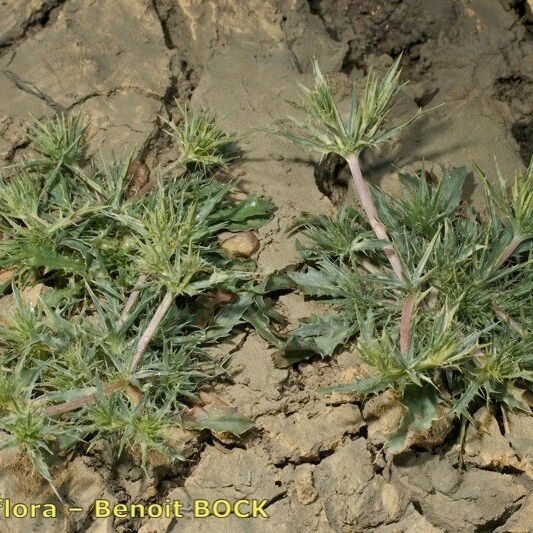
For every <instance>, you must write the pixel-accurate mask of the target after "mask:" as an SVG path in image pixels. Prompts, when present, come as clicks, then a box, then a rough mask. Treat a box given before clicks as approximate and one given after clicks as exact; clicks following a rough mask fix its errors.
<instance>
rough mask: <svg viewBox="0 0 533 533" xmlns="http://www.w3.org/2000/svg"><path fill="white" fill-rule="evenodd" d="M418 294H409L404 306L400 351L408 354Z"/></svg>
mask: <svg viewBox="0 0 533 533" xmlns="http://www.w3.org/2000/svg"><path fill="white" fill-rule="evenodd" d="M415 304H416V295H414V294H409V295H408V296H407V297H406V298H405V300H404V302H403V307H402V318H401V321H400V352H401V353H402V354H406V353H407V350H408V349H409V342H410V340H411V319H412V317H413V312H414V310H415Z"/></svg>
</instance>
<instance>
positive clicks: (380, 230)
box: [346, 154, 403, 281]
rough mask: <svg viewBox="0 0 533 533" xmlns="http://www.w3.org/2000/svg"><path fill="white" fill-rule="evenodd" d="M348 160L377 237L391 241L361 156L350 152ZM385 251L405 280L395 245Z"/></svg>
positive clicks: (362, 202)
mask: <svg viewBox="0 0 533 533" xmlns="http://www.w3.org/2000/svg"><path fill="white" fill-rule="evenodd" d="M346 162H347V163H348V166H349V167H350V171H351V173H352V177H353V181H354V185H355V190H356V191H357V194H358V195H359V200H360V201H361V205H362V207H363V209H364V210H365V213H366V216H367V218H368V222H369V223H370V226H372V229H373V230H374V233H375V234H376V237H377V238H378V239H380V240H382V241H387V242H389V243H390V239H389V236H388V235H387V231H386V230H385V226H384V225H383V223H382V222H381V220H380V219H379V215H378V212H377V209H376V206H375V205H374V199H373V198H372V192H371V191H370V187H369V186H368V183H367V182H366V180H365V178H363V174H362V173H361V167H360V165H359V157H358V155H357V154H350V155H349V156H347V157H346ZM383 251H384V252H385V255H386V256H387V258H388V259H389V262H390V264H391V266H392V269H393V270H394V273H395V274H396V277H397V278H398V279H399V280H400V281H402V280H403V269H402V264H401V262H400V258H399V257H398V255H397V254H396V251H395V250H394V247H393V246H392V244H386V245H385V246H384V248H383Z"/></svg>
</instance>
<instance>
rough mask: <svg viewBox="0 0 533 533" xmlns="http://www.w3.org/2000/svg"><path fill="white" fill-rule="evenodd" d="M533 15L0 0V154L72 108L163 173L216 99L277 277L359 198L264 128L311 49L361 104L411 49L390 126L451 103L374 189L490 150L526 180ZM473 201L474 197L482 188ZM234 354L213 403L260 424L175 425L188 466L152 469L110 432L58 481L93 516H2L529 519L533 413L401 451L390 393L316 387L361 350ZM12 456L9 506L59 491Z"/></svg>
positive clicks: (263, 266)
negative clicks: (264, 202)
mask: <svg viewBox="0 0 533 533" xmlns="http://www.w3.org/2000/svg"><path fill="white" fill-rule="evenodd" d="M532 23H533V15H532V5H531V1H530V0H528V1H525V0H309V1H305V0H288V1H285V0H243V1H236V0H205V1H202V0H25V1H20V0H0V163H1V164H6V163H11V162H12V161H14V160H16V159H17V158H19V157H21V156H22V155H23V154H24V151H25V150H26V147H27V142H26V140H25V137H24V133H23V131H22V129H21V126H22V124H23V122H24V121H25V120H27V119H28V117H29V116H30V115H33V116H35V117H38V118H43V117H47V116H51V115H53V114H54V113H56V112H57V111H66V112H74V113H78V112H79V113H83V114H84V115H85V116H86V117H87V118H88V120H89V122H90V130H89V143H90V151H91V152H93V153H94V152H96V151H97V149H98V147H100V146H101V147H102V150H103V152H104V155H109V154H113V153H114V154H116V155H117V156H124V155H126V154H127V153H128V152H129V151H130V150H136V151H137V152H138V153H139V154H140V159H141V160H143V161H145V162H146V163H147V164H148V166H152V167H153V166H156V165H158V164H166V163H168V162H170V161H172V159H173V157H175V154H173V153H172V150H171V147H170V146H169V143H168V142H167V139H165V136H164V134H163V132H162V127H161V121H160V118H159V117H160V116H164V117H166V116H169V115H172V114H173V113H174V112H175V111H176V107H175V103H174V99H175V98H176V99H178V101H182V102H185V101H190V103H191V105H192V106H193V108H199V107H202V106H208V107H210V108H213V109H214V110H216V112H217V114H218V115H219V116H220V117H222V124H223V126H224V127H225V128H226V129H228V130H230V131H233V132H235V133H237V134H238V136H239V138H240V140H241V147H242V149H243V151H244V157H243V159H242V161H240V162H239V164H238V165H237V166H236V167H235V168H234V169H233V172H234V174H235V175H237V176H239V177H240V178H241V179H242V185H243V187H244V188H245V189H246V190H247V191H249V192H256V193H259V194H262V195H266V196H269V197H271V198H272V199H273V200H274V202H275V203H276V205H277V207H278V211H277V214H276V218H275V219H274V220H273V221H272V222H271V223H270V224H269V225H267V226H266V227H265V228H263V229H262V230H261V231H260V232H259V237H260V241H261V247H260V250H259V252H258V254H257V260H258V263H259V267H260V271H261V273H262V274H263V275H267V274H270V273H272V272H275V271H283V270H285V269H288V268H291V267H294V266H295V265H298V263H299V258H298V255H297V253H296V251H295V249H294V242H293V238H292V237H290V236H288V235H287V233H286V230H287V228H289V226H290V225H291V223H292V222H293V221H294V219H295V218H296V217H297V216H298V214H299V213H300V212H301V211H308V212H312V213H331V212H333V211H334V209H335V207H334V204H338V203H339V202H341V201H343V200H344V199H346V198H347V199H348V200H349V201H355V199H354V198H353V195H352V191H351V189H350V187H349V185H348V183H349V180H347V179H346V176H345V174H344V172H345V171H344V169H343V168H342V165H340V164H339V163H338V161H337V162H336V161H332V160H326V161H325V162H324V163H323V164H322V165H321V166H319V167H316V162H315V161H312V160H309V158H308V156H307V155H306V154H304V153H303V152H302V151H300V150H299V149H297V148H295V147H294V146H291V145H289V144H286V143H285V142H283V141H281V140H279V139H277V138H272V137H268V136H265V135H264V134H263V133H261V132H259V131H258V129H257V128H261V127H268V126H271V125H272V124H275V123H277V122H278V121H280V120H281V119H283V117H284V116H285V115H286V112H287V111H288V106H287V105H286V104H285V101H286V100H287V99H290V98H293V97H294V96H295V87H296V84H297V82H299V81H300V82H307V81H309V60H310V58H311V57H312V56H316V57H317V58H318V59H319V61H320V63H321V65H322V66H323V68H324V70H326V71H327V72H328V73H330V75H331V77H332V80H333V81H334V84H335V88H336V92H337V94H338V96H339V97H346V96H347V95H348V94H349V90H350V86H351V84H352V83H353V82H355V83H356V84H362V83H364V79H365V74H366V72H367V69H368V67H369V66H370V65H375V66H376V67H377V68H380V67H383V66H386V65H387V64H389V63H390V61H391V58H393V57H396V56H397V54H398V53H400V52H401V51H402V50H403V51H404V64H405V77H406V79H410V80H411V83H410V84H409V85H408V86H407V87H406V88H405V90H404V94H403V97H402V100H401V102H400V104H399V106H398V107H397V110H396V117H397V118H399V117H401V116H403V115H408V114H410V113H412V112H413V110H415V109H416V108H417V106H419V105H422V106H435V105H438V104H441V103H444V105H443V106H441V107H439V108H438V109H436V110H435V111H434V112H432V113H431V114H428V115H426V116H425V117H424V119H423V120H421V121H420V122H419V123H417V124H416V125H415V126H413V127H411V128H410V129H409V130H408V131H407V133H406V135H405V136H404V137H403V138H402V139H401V140H400V141H399V142H396V143H394V144H393V145H391V146H388V147H387V149H386V150H383V151H382V152H381V153H380V154H374V155H372V156H369V157H367V159H366V161H365V167H366V174H367V175H368V176H369V177H370V179H372V180H376V181H378V182H380V183H381V184H382V185H384V186H385V187H386V188H388V189H389V190H391V191H395V187H396V181H395V179H394V168H393V167H392V164H393V163H394V164H395V165H397V166H406V167H410V168H412V167H419V166H420V165H421V164H422V163H423V164H425V165H426V168H437V169H438V168H439V167H440V166H444V165H450V164H454V165H460V164H466V165H469V166H470V167H471V166H472V164H471V160H472V159H473V160H475V161H476V162H477V163H478V164H479V165H480V166H481V167H483V168H485V169H487V170H491V169H492V168H493V161H494V156H496V158H497V159H498V163H499V165H500V167H501V169H502V172H503V173H504V175H512V174H513V173H514V171H515V169H516V168H518V167H520V166H521V165H523V164H524V162H525V161H528V160H529V158H530V157H531V151H532V138H533V136H532V129H533V123H532V122H531V116H532V114H531V113H532V107H533V96H532V95H533V93H532V90H531V89H532V76H533V43H532V39H531V28H532V26H531V25H532ZM315 180H316V183H315ZM470 192H471V195H472V198H473V200H474V201H476V200H477V199H478V189H477V188H476V187H475V185H474V183H473V182H472V186H471V188H470ZM328 196H329V198H328ZM278 305H279V307H280V310H281V311H283V312H284V313H285V314H286V315H287V316H288V318H289V320H290V321H291V323H295V322H296V321H297V319H298V318H300V317H303V316H306V315H307V314H309V313H310V312H313V311H314V312H318V313H319V312H320V310H321V309H320V307H319V306H318V305H317V304H311V303H308V302H305V301H304V300H303V298H302V297H301V296H300V295H298V294H289V295H286V296H283V297H281V298H280V300H279V302H278ZM219 352H220V353H221V354H224V355H225V354H227V353H232V366H231V369H230V372H231V375H232V380H231V383H220V384H217V385H216V389H215V390H216V393H217V394H218V395H219V396H220V397H221V398H222V399H224V400H225V401H227V402H229V403H231V404H232V405H234V406H235V407H237V408H238V409H239V411H240V412H241V413H242V414H244V415H247V416H250V417H252V418H253V419H254V420H255V422H256V428H255V429H254V430H252V431H251V432H250V434H249V435H247V436H246V437H245V438H244V439H242V440H240V441H236V440H227V439H224V440H218V439H216V438H214V437H211V436H208V435H205V434H192V433H187V432H184V431H180V430H176V431H175V432H174V433H173V434H172V435H171V438H172V439H173V441H174V443H175V445H176V446H177V447H178V448H179V449H180V450H181V451H182V453H183V454H184V455H185V456H186V458H187V460H186V461H185V462H184V463H181V464H178V465H177V466H176V465H169V464H168V463H167V462H165V460H164V459H162V458H160V459H157V458H156V459H155V460H154V462H153V465H152V467H151V470H150V473H149V474H150V475H149V476H148V477H146V476H144V475H143V472H142V471H141V470H140V469H139V468H138V467H136V466H135V462H134V461H133V460H132V459H131V458H128V457H122V458H121V459H120V460H118V461H117V459H116V458H115V457H114V456H113V455H112V454H111V452H110V451H109V449H108V448H107V447H106V446H105V445H103V444H102V445H101V446H99V447H96V448H95V449H93V450H92V451H91V452H90V454H87V455H81V456H77V457H70V458H67V461H63V463H62V464H61V465H59V466H58V468H57V469H56V472H55V480H56V485H57V486H58V488H59V490H60V492H61V493H62V494H63V495H64V497H65V502H64V504H65V505H79V506H81V507H83V508H84V512H83V513H80V514H76V515H75V516H72V515H69V516H64V517H62V518H60V519H57V520H55V521H52V520H30V519H22V520H17V521H13V520H4V521H1V520H0V531H6V532H18V531H21V532H30V531H39V532H59V531H65V532H66V531H69V532H70V531H90V532H93V533H96V532H111V531H119V532H130V531H131V532H133V531H142V532H143V533H149V532H164V531H168V532H173V531H228V532H240V531H243V532H244V531H246V532H254V531H257V532H259V531H260V532H268V531H276V532H281V531H287V532H304V531H305V532H307V531H318V532H356V531H376V532H407V531H410V532H415V531H416V532H439V531H446V532H455V531H461V532H463V531H465V532H468V531H473V532H474V531H480V532H481V531H497V532H522V531H531V530H532V528H533V519H532V517H533V499H532V492H531V488H532V486H533V485H532V481H531V477H532V475H533V464H532V463H533V445H532V442H533V441H532V437H533V418H531V417H528V416H526V415H521V414H514V413H503V415H502V416H500V413H496V414H495V413H490V412H487V411H486V410H481V411H480V412H479V413H477V415H476V416H477V418H478V420H479V421H480V423H481V425H482V426H483V427H484V428H485V431H484V432H482V433H478V432H476V431H474V430H469V432H468V433H467V435H466V441H465V450H464V461H465V465H464V468H460V467H459V463H458V455H459V454H458V451H459V450H458V448H457V446H456V445H455V444H454V442H455V441H456V439H457V434H456V432H455V431H454V432H452V434H451V435H449V436H448V437H449V438H448V440H446V441H445V443H444V444H443V443H442V442H443V438H444V437H442V438H439V436H438V435H437V436H436V437H435V441H434V443H433V444H434V445H433V446H431V447H429V449H423V448H421V447H420V446H417V447H415V448H414V451H407V452H404V453H403V454H401V455H400V456H397V457H394V458H393V457H390V456H389V455H388V454H387V452H386V450H385V449H384V448H383V439H384V435H385V434H386V433H387V432H388V431H390V430H391V429H393V428H394V427H395V424H397V422H398V417H399V415H400V414H401V413H400V411H399V409H398V407H397V406H396V405H394V403H393V402H391V401H390V398H387V396H386V395H384V396H382V397H378V398H376V399H374V400H373V401H372V403H367V404H366V405H365V406H363V405H362V404H361V402H360V399H359V398H357V397H354V396H352V395H346V394H343V395H340V394H337V395H332V396H324V395H322V394H319V393H318V392H317V390H318V388H320V387H322V386H324V385H329V384H333V383H336V382H338V381H349V380H351V379H352V378H353V377H354V376H357V375H361V374H362V373H364V371H365V369H364V365H362V363H361V361H359V360H358V358H357V356H356V355H355V354H353V353H343V354H340V355H339V356H337V357H336V358H335V359H333V360H331V361H319V360H312V361H310V362H306V363H301V364H299V365H297V366H296V367H291V368H276V366H275V365H274V362H273V361H274V359H273V357H274V356H275V354H274V349H272V348H271V347H269V346H268V345H267V344H266V343H265V342H264V341H263V340H261V339H260V338H259V337H257V336H256V335H255V334H253V333H250V332H247V333H244V334H242V335H240V336H238V337H236V338H233V339H231V340H230V341H228V342H227V343H226V344H224V345H222V346H220V347H219ZM444 436H446V434H444ZM413 442H416V439H415V440H414V441H413ZM0 463H1V466H0V494H1V495H2V497H6V496H9V497H10V498H11V499H12V500H16V501H21V502H35V501H41V502H44V501H55V500H54V498H55V497H54V495H53V493H51V491H50V489H49V487H48V486H47V485H46V484H45V483H43V482H42V481H40V480H39V479H38V478H37V477H35V476H31V475H29V474H28V472H29V469H28V465H26V464H25V463H24V462H21V461H20V458H19V457H18V456H17V454H16V453H15V452H12V451H4V452H2V454H0ZM95 498H108V499H110V500H111V501H114V502H133V501H135V502H154V501H164V500H165V498H170V499H180V500H182V501H184V502H188V501H191V500H192V499H194V498H204V499H211V500H214V499H219V498H226V499H230V500H235V499H239V498H257V499H267V500H268V504H267V507H266V510H267V512H268V514H269V515H270V519H269V520H268V521H266V520H262V519H255V520H242V519H237V518H235V517H234V516H230V517H228V518H226V519H224V520H221V519H216V518H212V517H210V518H207V519H203V520H199V519H192V518H191V517H190V516H189V515H187V516H186V517H185V518H182V519H179V520H172V519H150V520H142V519H115V520H114V521H113V520H112V519H106V520H103V519H101V520H93V519H92V518H91V514H90V505H91V503H92V502H93V501H94V499H95Z"/></svg>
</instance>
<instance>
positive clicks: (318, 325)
mask: <svg viewBox="0 0 533 533" xmlns="http://www.w3.org/2000/svg"><path fill="white" fill-rule="evenodd" d="M354 332H355V327H354V325H353V324H350V323H349V322H347V321H346V320H345V319H343V318H342V317H339V316H331V315H329V316H318V315H311V317H310V318H309V319H308V320H307V322H304V323H302V324H300V326H298V328H297V329H296V330H294V331H293V332H292V333H291V334H290V336H289V339H288V341H287V345H286V347H285V357H286V358H287V359H290V360H291V362H293V363H295V362H298V361H301V360H303V359H307V358H309V357H311V356H312V355H314V354H318V355H321V356H322V357H330V356H331V355H332V354H333V352H334V351H335V349H336V348H337V347H338V346H340V345H341V344H344V343H345V342H347V341H348V339H349V338H350V337H351V336H352V335H353V334H354Z"/></svg>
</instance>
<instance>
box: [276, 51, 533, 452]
mask: <svg viewBox="0 0 533 533" xmlns="http://www.w3.org/2000/svg"><path fill="white" fill-rule="evenodd" d="M399 61H400V60H399V59H398V61H396V62H395V63H394V64H393V65H392V66H391V68H390V69H389V70H388V72H387V73H386V74H385V75H384V77H383V78H381V79H380V78H378V76H376V74H375V73H373V72H371V73H370V74H369V76H368V81H367V84H366V87H365V89H364V91H363V94H362V95H361V97H360V99H358V98H357V95H356V93H355V90H354V91H353V93H352V100H351V107H350V110H349V113H348V115H347V116H343V115H342V114H341V113H340V111H339V109H338V106H337V104H336V103H335V101H334V98H333V94H332V90H331V86H330V83H329V81H328V79H327V78H326V77H325V76H324V75H323V74H322V73H321V71H320V69H319V67H318V64H316V63H315V65H314V72H315V83H314V86H313V87H312V88H306V87H303V88H302V91H303V99H302V103H301V104H296V107H297V108H299V110H300V111H303V113H304V114H305V115H306V116H307V118H308V121H306V122H303V121H300V120H296V119H292V126H291V127H288V128H287V129H286V130H284V131H281V132H279V133H280V134H281V135H283V136H284V137H286V138H288V139H289V140H291V141H292V142H294V143H296V144H299V145H301V146H303V147H305V148H307V149H309V150H312V151H314V152H316V153H319V154H320V155H321V156H325V155H326V154H328V153H336V154H338V155H340V156H341V157H343V158H344V159H345V160H346V162H347V163H348V165H349V168H350V171H351V174H352V176H353V184H354V189H355V191H356V192H357V193H358V195H359V200H360V203H361V206H362V212H359V211H357V210H355V209H353V208H351V207H349V206H344V207H343V208H342V209H340V211H339V212H338V214H337V216H336V217H335V218H330V217H327V216H304V217H302V219H301V221H300V222H299V224H298V226H297V229H299V230H301V232H302V233H303V235H304V236H305V237H306V238H307V242H306V244H304V245H302V244H300V245H299V247H300V251H301V254H302V257H303V258H304V260H305V263H306V265H307V266H306V268H305V270H304V271H301V272H293V273H291V274H290V278H291V279H292V281H293V282H294V283H296V284H297V286H298V287H300V288H301V290H302V291H303V293H304V294H305V295H306V296H308V297H310V298H316V299H321V300H326V301H328V302H330V303H331V304H332V306H333V308H334V313H332V314H331V315H323V316H311V317H310V318H309V319H307V320H306V321H304V322H303V323H302V324H301V325H300V326H299V327H298V328H297V329H296V330H294V331H293V332H292V333H291V335H290V337H289V339H288V343H287V346H286V350H285V355H286V358H287V359H288V360H289V361H290V362H297V361H299V360H302V359H304V358H306V357H309V356H310V355H312V354H320V355H321V356H323V357H327V356H331V355H332V354H333V353H334V352H335V350H337V349H338V348H339V347H346V346H348V345H350V344H351V343H352V342H355V345H356V347H357V350H358V351H359V353H360V355H361V357H362V359H363V361H364V362H365V363H366V364H367V365H368V366H369V367H370V368H371V374H370V375H369V376H368V377H365V378H364V379H359V380H356V381H355V382H354V383H351V384H343V385H339V386H336V387H333V388H331V389H328V390H337V391H344V392H350V391H353V392H358V393H361V394H363V395H369V394H377V393H380V392H382V391H385V390H387V389H392V390H393V391H394V392H395V393H396V396H397V398H398V399H399V401H400V402H402V404H403V405H404V407H405V416H404V419H403V422H402V423H401V424H400V426H399V428H398V430H397V431H396V432H395V433H393V434H392V435H390V445H391V447H392V448H396V449H401V448H402V446H403V445H404V443H405V439H406V435H407V433H408V432H409V431H411V430H413V431H426V430H428V429H429V428H430V427H431V425H432V423H433V422H434V421H435V420H436V419H437V418H439V417H443V416H452V417H453V416H456V415H458V416H460V417H463V420H472V410H473V408H474V407H475V406H479V404H480V402H482V401H483V402H486V403H487V404H491V403H496V402H501V403H503V404H505V405H507V406H508V407H509V408H513V409H521V410H523V411H527V412H529V406H528V404H527V402H526V401H525V400H524V393H525V392H526V391H528V390H529V391H531V390H533V383H532V382H533V334H532V317H533V267H532V264H533V245H532V237H533V162H532V163H531V164H530V165H529V167H528V168H527V169H526V170H525V171H519V172H517V173H516V176H515V177H514V180H513V181H512V183H511V187H510V190H509V189H508V187H507V186H506V182H505V180H504V179H503V177H502V176H501V175H499V176H498V180H497V184H496V185H494V184H491V182H489V180H488V179H486V177H485V176H484V175H483V173H481V171H480V180H481V181H482V184H483V187H484V190H485V199H486V212H484V213H478V212H476V211H475V210H474V209H473V208H472V207H471V206H468V205H464V204H463V203H462V201H461V195H462V192H463V188H464V185H465V180H466V178H467V171H466V169H465V168H452V169H449V170H447V171H445V172H443V174H442V175H441V176H440V177H438V178H437V177H435V176H433V175H431V174H428V173H426V172H420V173H418V174H416V175H411V174H401V173H400V175H399V179H400V181H401V184H402V187H403V197H401V198H393V197H391V196H389V195H388V194H386V193H385V192H384V191H383V190H381V189H379V188H376V187H372V186H370V185H369V183H368V182H367V181H366V180H365V179H364V177H363V175H362V172H361V167H360V164H359V159H360V154H361V152H362V151H363V150H364V149H366V148H370V149H372V148H376V147H378V146H379V145H380V144H381V143H383V142H385V141H388V140H390V139H392V138H393V137H394V136H396V135H397V134H398V133H400V132H401V130H402V128H403V127H404V126H405V124H400V125H396V126H393V127H389V128H388V129H387V127H386V120H387V116H388V114H389V111H390V109H391V107H392V105H393V103H394V100H395V98H396V97H397V95H398V93H399V91H400V89H401V85H400V83H399V76H400V68H399ZM413 118H416V117H413ZM478 170H479V169H478Z"/></svg>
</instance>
